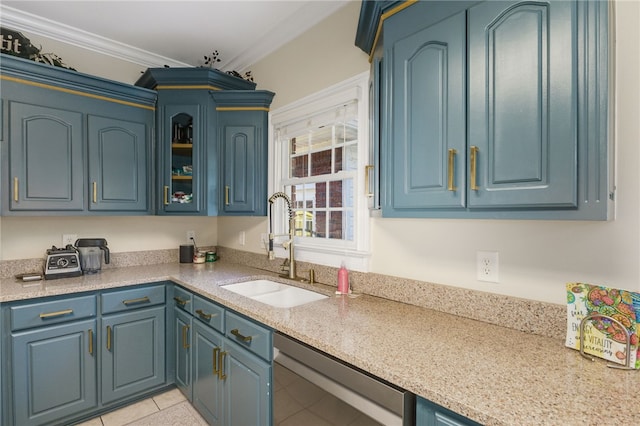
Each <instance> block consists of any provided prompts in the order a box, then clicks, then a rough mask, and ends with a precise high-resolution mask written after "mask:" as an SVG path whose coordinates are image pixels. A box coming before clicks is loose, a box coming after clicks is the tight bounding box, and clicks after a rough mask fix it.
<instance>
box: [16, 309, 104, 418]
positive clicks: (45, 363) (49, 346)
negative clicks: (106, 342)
mask: <svg viewBox="0 0 640 426" xmlns="http://www.w3.org/2000/svg"><path fill="white" fill-rule="evenodd" d="M95 332H96V321H95V320H85V321H78V322H73V323H68V324H63V325H57V326H51V327H42V328H37V329H31V330H29V331H25V332H21V333H14V334H13V335H12V338H11V340H12V355H13V369H12V370H13V371H12V373H13V406H14V424H16V425H25V426H26V425H42V424H52V423H54V422H55V421H57V420H59V419H62V418H64V417H66V416H70V415H74V414H76V413H78V412H82V411H83V410H87V409H91V408H94V407H96V406H97V396H96V395H97V385H96V368H97V367H96V366H97V364H96V349H97V348H96V340H95Z"/></svg>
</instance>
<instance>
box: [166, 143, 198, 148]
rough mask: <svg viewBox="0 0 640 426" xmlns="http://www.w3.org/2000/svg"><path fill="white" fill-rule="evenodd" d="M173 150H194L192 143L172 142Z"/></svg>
mask: <svg viewBox="0 0 640 426" xmlns="http://www.w3.org/2000/svg"><path fill="white" fill-rule="evenodd" d="M171 148H173V149H193V144H192V143H183V142H172V143H171Z"/></svg>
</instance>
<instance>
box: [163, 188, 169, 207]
mask: <svg viewBox="0 0 640 426" xmlns="http://www.w3.org/2000/svg"><path fill="white" fill-rule="evenodd" d="M164 205H165V206H168V205H169V187H168V186H167V185H165V186H164Z"/></svg>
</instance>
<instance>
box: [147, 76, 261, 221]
mask: <svg viewBox="0 0 640 426" xmlns="http://www.w3.org/2000/svg"><path fill="white" fill-rule="evenodd" d="M136 85H138V86H142V87H146V88H149V89H154V90H156V91H157V93H158V105H157V141H158V145H157V157H158V158H157V164H158V168H157V170H158V173H157V187H156V194H157V195H156V197H155V199H156V200H157V201H156V212H157V214H159V215H200V216H216V215H220V214H225V210H224V206H223V205H222V204H221V200H223V199H224V198H223V197H224V190H225V188H224V184H223V183H221V178H222V175H221V174H222V173H223V169H224V167H225V165H224V157H223V156H222V155H221V151H220V150H221V147H222V146H223V145H224V141H223V140H221V139H220V138H223V137H224V135H221V133H220V132H219V127H220V123H221V120H222V121H224V119H225V115H224V114H223V115H222V116H221V113H220V112H219V111H218V105H217V101H216V100H215V99H214V97H212V96H211V94H214V93H223V92H224V93H227V92H229V93H237V94H238V96H239V97H242V96H244V94H246V93H251V94H255V93H259V92H258V91H256V90H255V83H253V82H251V81H247V80H244V79H242V78H239V77H235V76H232V75H229V74H227V73H224V72H221V71H219V70H216V69H211V68H204V67H195V68H151V69H148V70H147V71H146V72H145V73H144V74H143V75H142V77H140V79H139V80H138V81H137V83H136ZM269 93H270V92H269ZM271 96H273V94H271ZM228 103H229V102H227V104H228ZM231 103H233V102H231ZM266 107H267V109H266V111H268V104H267V106H266ZM236 112H237V113H239V114H242V113H244V112H247V113H250V111H249V110H246V111H245V110H244V109H240V110H239V111H236ZM265 116H266V112H265ZM264 123H265V124H264V125H263V127H264V129H263V131H262V132H261V133H260V135H261V137H262V139H263V141H259V143H257V144H256V146H258V145H259V146H261V144H262V143H264V147H265V148H264V154H262V151H261V152H258V153H254V152H252V153H251V155H260V156H262V155H264V161H265V162H266V143H267V133H266V120H265V121H264ZM263 173H264V176H260V177H258V178H259V180H260V181H266V173H267V171H266V168H265V169H264V171H263ZM256 196H258V195H257V194H256ZM260 196H263V195H262V194H260ZM264 196H266V194H265V195H264ZM247 214H265V213H264V212H262V211H256V212H248V213H247Z"/></svg>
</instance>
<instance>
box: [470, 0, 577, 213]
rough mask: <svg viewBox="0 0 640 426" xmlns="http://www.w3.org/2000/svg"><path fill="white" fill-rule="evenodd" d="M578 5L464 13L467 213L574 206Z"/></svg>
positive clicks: (504, 5) (500, 5)
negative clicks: (469, 154)
mask: <svg viewBox="0 0 640 426" xmlns="http://www.w3.org/2000/svg"><path fill="white" fill-rule="evenodd" d="M576 4H577V2H574V1H555V2H548V3H531V2H496V1H487V2H483V3H480V4H478V5H476V6H474V7H471V8H470V9H469V70H470V71H469V146H470V148H469V149H474V150H475V149H476V148H477V150H476V153H475V157H476V160H475V165H474V164H473V163H474V160H473V159H471V161H470V162H471V166H470V167H471V168H472V169H473V168H474V167H475V168H476V171H475V173H474V175H472V176H471V179H476V183H477V187H471V188H470V191H469V202H468V205H469V207H471V208H491V207H509V206H514V207H528V208H531V207H533V208H535V207H563V208H567V207H568V208H572V207H576V206H577V135H576V129H577V125H576V119H577V101H578V99H577V91H576V88H577V81H576V80H577V72H576V69H577V68H576V67H577V64H576V58H577V55H575V54H572V53H571V52H576V47H577V44H576V43H577V42H576V37H577V28H576ZM474 147H476V148H474Z"/></svg>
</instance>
